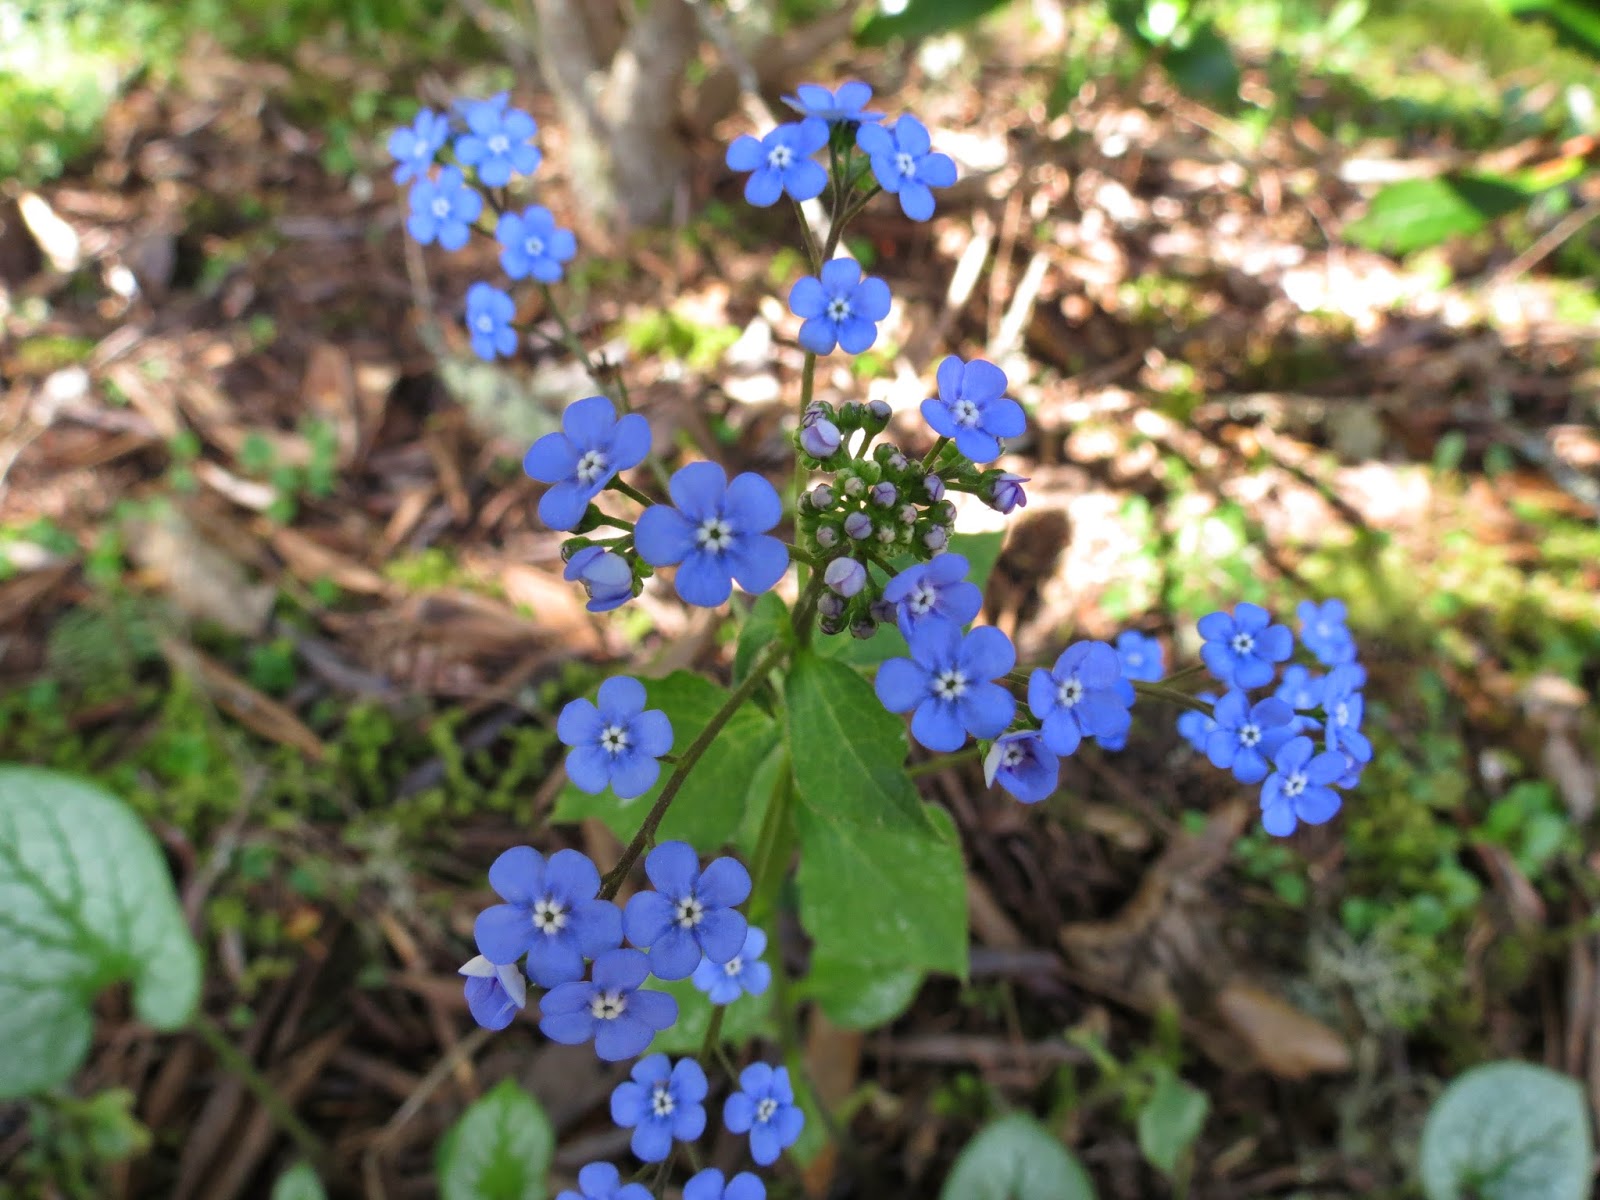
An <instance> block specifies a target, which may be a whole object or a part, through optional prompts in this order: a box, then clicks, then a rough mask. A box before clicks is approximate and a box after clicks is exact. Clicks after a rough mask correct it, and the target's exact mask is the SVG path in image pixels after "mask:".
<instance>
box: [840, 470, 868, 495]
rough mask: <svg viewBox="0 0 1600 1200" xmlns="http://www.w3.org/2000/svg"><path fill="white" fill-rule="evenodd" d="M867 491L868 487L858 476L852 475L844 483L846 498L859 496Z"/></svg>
mask: <svg viewBox="0 0 1600 1200" xmlns="http://www.w3.org/2000/svg"><path fill="white" fill-rule="evenodd" d="M866 490H867V485H866V484H864V483H862V482H861V478H860V476H858V475H852V476H850V477H849V478H848V479H846V480H845V481H844V494H845V495H846V496H859V495H861V493H862V492H864V491H866Z"/></svg>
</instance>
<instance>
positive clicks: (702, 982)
mask: <svg viewBox="0 0 1600 1200" xmlns="http://www.w3.org/2000/svg"><path fill="white" fill-rule="evenodd" d="M766 950H767V935H766V934H765V933H763V932H762V931H761V930H759V929H757V928H756V927H755V926H754V925H752V926H750V932H748V933H747V934H745V935H744V945H743V946H741V947H740V948H739V953H737V954H735V955H734V956H733V957H732V958H730V959H729V960H728V961H727V962H725V963H715V962H712V961H711V960H710V959H709V958H702V959H701V960H700V965H699V966H698V967H696V968H695V969H694V974H693V975H691V976H690V977H689V978H690V981H691V982H693V984H694V986H695V987H697V988H699V989H700V990H701V991H702V992H704V993H705V994H706V998H707V999H708V1000H710V1001H711V1003H713V1004H732V1003H733V1002H734V1001H735V1000H737V999H738V998H739V997H740V996H742V995H751V996H759V995H761V993H762V992H764V991H766V990H767V985H768V984H770V983H771V982H772V968H771V967H769V966H767V964H766V963H764V962H762V961H761V956H762V955H763V954H765V953H766Z"/></svg>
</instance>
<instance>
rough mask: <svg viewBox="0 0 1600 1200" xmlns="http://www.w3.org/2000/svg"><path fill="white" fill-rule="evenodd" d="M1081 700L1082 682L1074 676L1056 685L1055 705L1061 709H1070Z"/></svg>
mask: <svg viewBox="0 0 1600 1200" xmlns="http://www.w3.org/2000/svg"><path fill="white" fill-rule="evenodd" d="M1082 699H1083V681H1082V680H1081V679H1079V678H1078V677H1077V676H1076V675H1073V676H1070V677H1069V678H1067V679H1064V680H1062V682H1061V683H1059V684H1057V685H1056V703H1057V704H1059V705H1061V707H1062V708H1072V707H1074V706H1075V705H1076V704H1077V703H1078V701H1079V700H1082Z"/></svg>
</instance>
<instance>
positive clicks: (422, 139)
mask: <svg viewBox="0 0 1600 1200" xmlns="http://www.w3.org/2000/svg"><path fill="white" fill-rule="evenodd" d="M449 137H450V121H449V118H447V117H446V116H445V115H444V114H443V113H436V112H434V111H433V109H431V108H425V109H423V110H422V111H421V112H419V113H417V117H416V120H414V121H413V122H412V123H411V124H410V125H402V126H401V127H400V128H399V129H396V130H395V131H394V132H393V133H391V134H390V135H389V156H390V157H391V158H393V159H394V161H395V168H394V181H395V182H396V183H408V182H409V181H411V180H413V179H421V178H422V177H423V176H425V175H427V173H428V169H429V168H430V167H432V166H433V163H434V159H435V158H437V157H438V154H439V147H440V146H443V145H444V144H445V142H446V141H447V140H448V139H449Z"/></svg>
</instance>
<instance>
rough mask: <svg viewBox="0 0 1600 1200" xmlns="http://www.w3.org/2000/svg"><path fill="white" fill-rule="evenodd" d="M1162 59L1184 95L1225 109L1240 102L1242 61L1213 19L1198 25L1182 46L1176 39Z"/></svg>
mask: <svg viewBox="0 0 1600 1200" xmlns="http://www.w3.org/2000/svg"><path fill="white" fill-rule="evenodd" d="M1163 62H1164V63H1165V65H1166V68H1167V73H1168V74H1169V75H1171V76H1172V82H1173V83H1175V84H1177V85H1178V90H1179V91H1180V92H1182V93H1183V94H1184V95H1185V96H1191V97H1193V98H1194V99H1196V100H1203V101H1205V102H1207V103H1209V104H1215V105H1217V106H1219V107H1224V108H1227V107H1232V106H1233V104H1234V103H1235V102H1237V101H1238V99H1239V64H1238V63H1237V62H1235V61H1234V58H1233V51H1232V50H1231V49H1230V48H1229V46H1228V43H1227V42H1226V41H1225V40H1224V39H1223V37H1222V35H1221V34H1220V33H1218V32H1217V27H1216V26H1215V25H1213V24H1212V23H1211V22H1210V21H1207V22H1205V23H1204V24H1203V25H1198V26H1196V27H1195V29H1194V30H1193V31H1192V32H1191V33H1190V34H1189V37H1188V40H1187V41H1186V42H1184V43H1183V44H1182V45H1179V44H1177V43H1176V42H1174V44H1173V45H1171V46H1170V47H1169V48H1168V50H1167V53H1166V57H1165V58H1164V60H1163Z"/></svg>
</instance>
